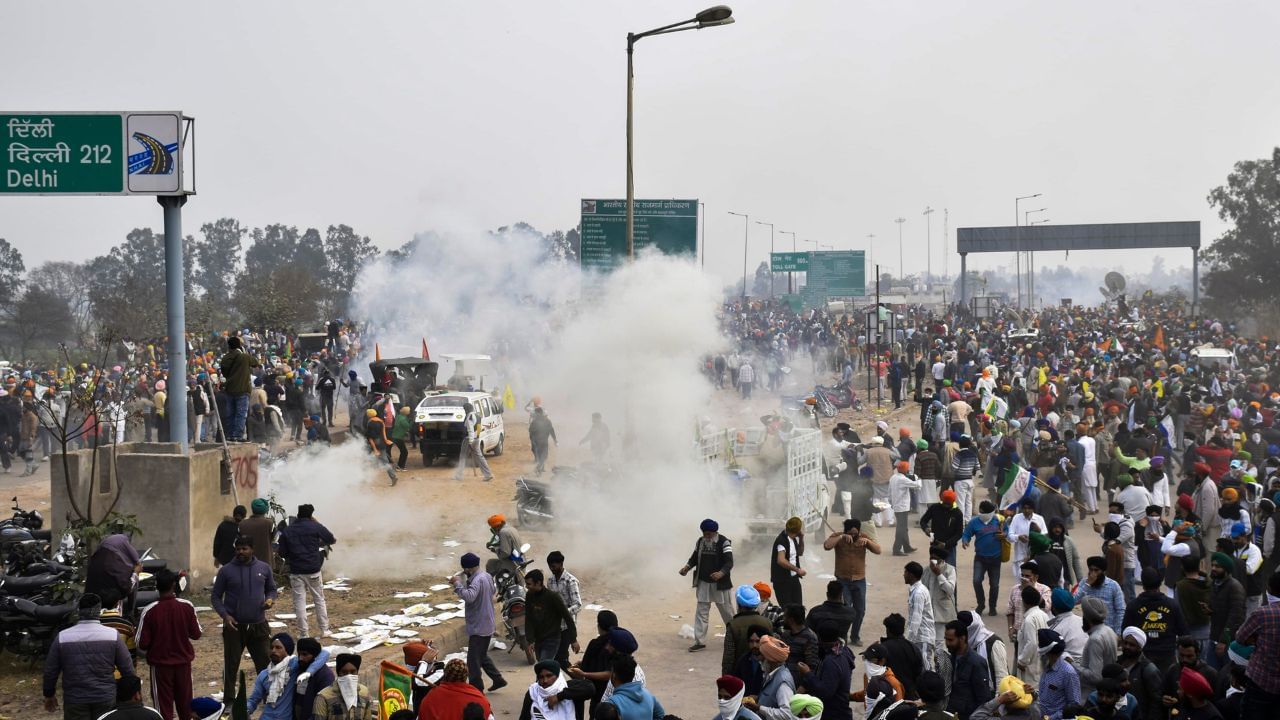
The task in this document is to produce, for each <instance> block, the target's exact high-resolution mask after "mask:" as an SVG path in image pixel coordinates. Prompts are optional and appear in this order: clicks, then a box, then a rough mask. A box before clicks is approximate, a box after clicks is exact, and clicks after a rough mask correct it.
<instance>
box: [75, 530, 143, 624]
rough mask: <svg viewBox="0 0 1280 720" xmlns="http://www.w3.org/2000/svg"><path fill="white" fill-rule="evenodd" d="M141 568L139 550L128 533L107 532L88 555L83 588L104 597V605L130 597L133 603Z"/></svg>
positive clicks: (114, 604) (107, 607) (112, 604)
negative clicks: (135, 575)
mask: <svg viewBox="0 0 1280 720" xmlns="http://www.w3.org/2000/svg"><path fill="white" fill-rule="evenodd" d="M141 570H142V564H141V562H140V561H139V559H138V551H137V550H135V549H134V547H133V543H131V542H129V536H128V535H124V534H122V533H117V534H115V535H108V536H107V537H106V538H104V539H103V541H102V544H101V545H99V546H98V549H97V550H95V551H94V553H93V556H92V557H90V558H89V568H88V571H87V573H86V576H85V581H84V591H85V592H86V593H94V594H96V595H97V596H98V597H100V598H102V607H103V608H104V609H112V608H114V607H116V606H117V605H119V604H120V601H121V600H123V599H125V598H129V599H130V604H132V599H133V594H134V591H135V589H136V588H135V585H134V573H137V572H139V571H141Z"/></svg>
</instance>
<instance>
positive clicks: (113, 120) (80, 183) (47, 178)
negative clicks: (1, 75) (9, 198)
mask: <svg viewBox="0 0 1280 720" xmlns="http://www.w3.org/2000/svg"><path fill="white" fill-rule="evenodd" d="M182 125H183V117H182V113H180V112H137V113H133V112H100V113H74V112H19V113H0V194H15V195H174V194H181V193H182V152H181V147H182V140H181V137H180V136H181V132H182Z"/></svg>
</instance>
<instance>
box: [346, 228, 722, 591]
mask: <svg viewBox="0 0 1280 720" xmlns="http://www.w3.org/2000/svg"><path fill="white" fill-rule="evenodd" d="M589 280H590V282H589V283H588V287H586V288H585V289H584V282H583V281H584V276H583V274H582V273H581V272H580V271H579V269H578V268H577V267H576V265H571V264H566V263H563V262H560V261H557V260H555V259H552V258H549V257H548V254H547V251H546V247H545V245H543V244H542V243H541V238H539V237H538V236H536V235H534V234H531V233H527V232H521V231H514V232H508V233H504V234H502V235H495V234H490V233H482V234H481V233H477V234H470V235H465V236H448V237H442V236H435V235H431V236H419V238H418V243H417V248H416V251H415V252H413V253H412V254H410V256H409V257H408V258H405V259H391V258H385V257H384V258H382V259H380V260H379V261H378V262H376V263H374V264H373V265H372V266H370V267H369V268H368V269H366V270H365V271H364V272H363V273H362V274H361V277H360V279H359V281H358V284H357V292H356V305H355V307H356V310H355V313H354V316H355V317H361V318H370V319H371V320H372V328H371V330H370V332H369V333H367V335H371V336H372V337H367V338H366V340H365V348H364V352H365V353H366V354H368V355H370V356H371V355H372V352H373V349H372V348H373V342H374V341H376V342H377V344H378V345H379V347H380V348H381V351H382V355H383V357H392V356H395V355H402V354H407V355H415V356H416V355H417V354H418V351H419V349H420V347H421V341H422V338H423V337H424V336H425V337H426V339H427V342H428V344H429V346H430V349H431V352H432V355H433V357H436V356H437V355H441V354H446V353H476V352H481V353H490V354H492V355H493V356H494V369H493V371H494V373H495V375H496V377H493V378H492V382H488V383H487V384H486V387H487V388H501V387H503V386H504V385H506V384H508V383H510V385H511V386H512V388H513V390H514V392H515V393H516V395H517V397H518V398H519V403H520V404H521V405H523V403H524V402H525V401H526V400H527V399H528V398H529V397H531V396H533V395H539V396H541V398H542V401H543V405H544V407H545V408H546V411H547V412H548V414H549V415H550V417H551V418H552V421H553V422H554V423H555V425H556V430H557V435H558V437H559V439H560V442H561V444H562V445H563V446H576V445H577V442H578V440H579V439H580V438H582V437H583V436H584V435H585V434H586V432H587V430H588V429H589V427H590V417H591V413H593V412H599V413H601V414H602V415H603V416H604V420H605V422H606V423H607V424H608V425H609V426H610V428H611V431H612V437H613V451H612V457H611V462H612V465H613V467H614V469H615V472H616V474H615V476H614V477H613V479H612V480H611V481H609V484H608V485H607V486H604V487H596V486H594V485H590V484H588V485H586V486H582V487H560V486H557V488H556V491H555V502H556V505H557V510H556V512H557V514H558V520H557V522H556V524H555V525H554V526H553V527H552V528H551V532H552V539H551V540H548V542H552V543H554V544H555V545H556V548H558V549H560V550H562V551H564V552H565V553H566V554H567V555H570V556H571V557H573V558H574V559H573V561H572V562H573V563H574V565H575V567H579V568H583V567H585V568H592V567H596V568H607V567H612V568H614V569H616V564H617V562H618V560H619V558H623V557H625V558H627V560H628V571H629V572H630V573H631V574H632V575H633V576H635V573H636V572H637V571H643V570H644V568H643V564H644V561H643V558H646V557H648V558H655V563H654V567H653V568H652V569H653V570H654V571H655V572H661V573H663V575H664V576H669V575H670V573H671V567H672V565H673V563H674V564H676V565H677V566H678V564H679V563H681V562H682V561H683V559H684V557H683V555H682V554H681V553H682V551H683V552H687V551H688V546H689V543H690V542H691V541H692V538H693V537H695V536H696V535H697V524H698V521H699V520H701V518H703V517H705V516H706V515H708V514H714V513H716V512H726V510H725V505H724V503H723V501H721V502H716V501H715V498H716V487H714V484H715V483H714V482H713V481H712V480H710V479H709V477H708V474H707V471H706V469H705V468H704V467H703V466H702V465H701V463H700V462H698V461H697V459H696V452H695V445H694V440H695V435H694V432H695V422H696V421H697V419H698V418H699V417H703V416H709V415H714V413H712V412H710V411H709V410H708V406H709V404H710V402H711V393H712V389H711V387H710V385H709V384H708V383H707V382H706V380H705V379H704V377H703V375H702V374H701V373H700V371H699V368H700V364H701V357H702V355H703V354H704V353H705V352H707V351H708V350H710V349H712V348H718V347H724V346H726V343H725V342H724V341H723V340H722V339H721V338H720V335H719V326H718V322H717V319H716V307H717V303H718V296H719V289H718V288H715V287H713V285H712V284H711V283H709V282H708V281H707V279H706V277H705V276H704V275H703V274H702V273H701V272H699V270H698V268H697V266H696V265H694V264H693V263H690V262H688V261H686V260H681V259H675V258H669V257H663V256H661V255H659V254H656V253H655V254H651V255H644V256H642V257H641V258H639V259H638V260H637V261H636V262H634V263H631V264H629V265H627V266H626V267H623V268H621V269H619V270H618V271H616V272H615V273H613V274H612V275H611V276H609V277H607V278H603V279H601V278H591V279H589ZM367 359H368V358H366V359H365V360H362V361H361V363H360V364H359V365H358V366H357V367H358V368H359V369H360V370H361V371H362V373H363V372H365V370H364V368H365V363H366V362H367ZM446 373H447V370H446V368H443V367H442V368H441V374H442V377H441V379H442V380H443V377H445V376H447V375H446ZM516 412H519V410H517V411H516ZM508 417H509V418H511V419H515V418H513V417H512V416H510V415H509V416H508ZM713 419H718V418H713ZM574 452H575V451H570V453H567V454H573V453H574ZM585 456H586V453H585V451H584V452H582V453H581V454H580V455H579V457H585ZM560 457H562V458H563V457H565V454H561V455H560ZM544 477H549V476H544ZM499 480H500V481H503V482H513V481H514V478H511V477H506V478H499ZM476 513H477V517H476V522H481V521H482V517H481V515H482V514H483V513H482V511H481V510H479V509H477V511H476ZM730 514H731V511H730ZM722 522H724V519H722ZM379 524H380V525H382V524H385V523H382V522H380V523H379ZM725 525H726V528H727V527H731V524H729V523H726V524H725ZM551 549H553V548H550V547H547V548H542V547H539V548H535V550H534V554H535V556H539V557H540V556H541V554H542V553H544V552H546V551H548V550H551ZM640 549H643V551H644V552H641V553H637V550H640ZM668 551H670V552H668ZM646 574H647V573H646ZM636 580H637V581H641V577H636Z"/></svg>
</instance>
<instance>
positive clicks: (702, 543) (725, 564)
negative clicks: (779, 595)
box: [680, 518, 733, 652]
mask: <svg viewBox="0 0 1280 720" xmlns="http://www.w3.org/2000/svg"><path fill="white" fill-rule="evenodd" d="M698 528H699V529H700V530H702V537H700V538H698V541H697V543H696V544H695V545H694V548H693V554H691V555H690V556H689V561H688V562H686V563H685V565H684V567H682V568H680V574H681V575H688V574H689V571H690V570H693V571H694V573H693V587H694V590H695V593H696V595H697V598H698V612H697V614H696V615H695V616H694V621H693V645H690V646H689V652H697V651H699V650H701V649H703V648H705V647H706V644H705V643H703V640H705V639H706V637H707V628H708V625H707V621H708V619H709V617H710V615H711V604H712V603H715V606H716V610H718V611H719V612H720V619H721V620H723V621H724V624H725V627H728V625H729V621H730V620H732V619H733V612H732V610H731V609H730V606H729V591H730V589H732V588H733V579H732V578H730V577H729V571H730V570H732V569H733V543H732V542H731V541H730V540H729V538H727V537H725V536H723V535H721V534H720V524H719V523H717V522H716V521H715V520H712V519H711V518H707V519H706V520H703V521H702V524H701V525H699V526H698Z"/></svg>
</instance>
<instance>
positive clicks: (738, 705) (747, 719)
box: [715, 675, 795, 720]
mask: <svg viewBox="0 0 1280 720" xmlns="http://www.w3.org/2000/svg"><path fill="white" fill-rule="evenodd" d="M745 693H746V686H745V685H743V684H742V681H741V680H739V679H738V678H736V677H734V676H732V675H722V676H720V678H719V679H718V680H716V697H717V699H718V700H719V703H720V710H719V712H718V713H716V717H715V720H760V716H759V715H757V714H755V713H753V712H751V711H750V710H748V709H746V708H744V707H742V698H743V696H744V694H745ZM792 697H795V696H794V695H793V696H792Z"/></svg>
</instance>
